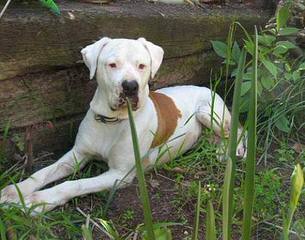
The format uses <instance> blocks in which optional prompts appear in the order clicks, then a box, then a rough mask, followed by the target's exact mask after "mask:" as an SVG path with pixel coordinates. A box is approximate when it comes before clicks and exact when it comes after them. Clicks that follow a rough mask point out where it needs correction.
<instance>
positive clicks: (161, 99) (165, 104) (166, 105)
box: [149, 92, 182, 148]
mask: <svg viewBox="0 0 305 240" xmlns="http://www.w3.org/2000/svg"><path fill="white" fill-rule="evenodd" d="M149 97H150V99H151V100H152V101H153V103H154V105H155V109H156V111H157V115H158V128H157V132H156V133H155V137H154V140H153V142H152V144H151V148H154V147H157V146H160V145H161V144H163V143H165V142H166V141H167V140H168V139H169V138H170V136H171V135H172V134H173V133H174V131H175V129H176V127H177V122H178V118H181V116H182V115H181V112H180V110H179V109H178V108H177V107H176V105H175V103H174V101H173V100H172V99H171V98H170V97H168V96H166V95H165V94H163V93H160V92H150V93H149Z"/></svg>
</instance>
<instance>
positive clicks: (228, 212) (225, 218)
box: [222, 49, 247, 240]
mask: <svg viewBox="0 0 305 240" xmlns="http://www.w3.org/2000/svg"><path fill="white" fill-rule="evenodd" d="M246 55H247V53H246V50H245V49H243V50H242V52H241V54H240V58H239V61H238V67H237V69H238V70H237V75H236V79H235V84H234V93H233V104H232V118H231V126H230V129H231V130H230V136H229V145H228V154H227V157H228V160H227V166H226V170H225V177H224V184H223V191H222V194H223V202H222V209H223V210H222V211H223V212H222V228H223V239H224V240H229V239H231V233H232V222H233V220H232V219H233V208H234V207H233V206H234V198H233V191H234V184H235V172H236V160H237V159H236V148H237V144H238V124H239V120H238V119H239V109H240V99H241V98H240V96H241V88H242V79H243V74H244V71H245V62H246Z"/></svg>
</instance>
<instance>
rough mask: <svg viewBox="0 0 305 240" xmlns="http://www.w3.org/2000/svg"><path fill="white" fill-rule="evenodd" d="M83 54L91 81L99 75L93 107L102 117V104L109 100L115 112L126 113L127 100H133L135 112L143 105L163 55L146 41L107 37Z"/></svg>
mask: <svg viewBox="0 0 305 240" xmlns="http://www.w3.org/2000/svg"><path fill="white" fill-rule="evenodd" d="M81 53H82V56H83V60H84V62H85V64H86V66H87V67H88V68H89V71H90V79H92V78H93V77H94V75H95V74H96V79H97V83H98V89H97V92H96V94H95V96H94V98H93V100H92V102H91V104H90V107H91V109H92V110H93V111H94V112H95V113H98V114H101V112H100V106H101V101H107V105H108V107H109V109H110V110H111V111H112V112H116V111H118V112H119V111H126V99H127V98H129V99H130V100H131V104H132V107H133V110H137V109H138V108H140V107H141V106H143V105H144V104H145V101H146V99H147V96H148V94H149V89H148V81H149V79H150V78H153V77H154V75H155V74H156V72H157V71H158V69H159V67H160V65H161V62H162V59H163V53H164V52H163V49H162V48H161V47H159V46H157V45H155V44H153V43H151V42H149V41H147V40H145V39H144V38H139V39H137V40H133V39H110V38H106V37H105V38H102V39H100V40H99V41H97V42H95V43H93V44H91V45H88V46H87V47H85V48H84V49H82V50H81ZM103 106H104V107H105V103H103Z"/></svg>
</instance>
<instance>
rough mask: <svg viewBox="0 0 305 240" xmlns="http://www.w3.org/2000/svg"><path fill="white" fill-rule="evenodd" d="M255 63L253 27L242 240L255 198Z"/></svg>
mask: <svg viewBox="0 0 305 240" xmlns="http://www.w3.org/2000/svg"><path fill="white" fill-rule="evenodd" d="M257 63H258V35H257V28H256V27H255V39H254V54H253V62H252V66H253V75H252V83H251V89H250V102H249V112H248V146H247V148H248V154H247V158H246V176H245V184H244V189H245V192H244V213H243V226H242V239H244V240H248V239H250V238H251V220H252V212H253V203H254V196H255V193H254V191H255V189H254V184H255V183H254V177H255V165H256V142H257V136H256V125H257Z"/></svg>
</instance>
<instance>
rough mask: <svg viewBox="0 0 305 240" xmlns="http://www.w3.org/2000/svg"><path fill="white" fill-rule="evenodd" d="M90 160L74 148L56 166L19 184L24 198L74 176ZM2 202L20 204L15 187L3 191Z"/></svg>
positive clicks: (38, 172)
mask: <svg viewBox="0 0 305 240" xmlns="http://www.w3.org/2000/svg"><path fill="white" fill-rule="evenodd" d="M87 161H88V159H86V158H85V156H84V154H82V153H79V152H77V151H76V150H75V149H74V148H73V149H72V150H70V151H69V152H67V153H66V154H65V155H64V156H63V157H62V158H60V159H59V160H58V161H57V162H55V163H54V164H52V165H50V166H48V167H45V168H43V169H41V170H39V171H37V172H36V173H34V174H33V175H31V176H30V177H29V178H27V179H26V180H24V181H22V182H19V183H17V187H18V189H19V190H20V192H21V194H22V196H23V197H25V196H27V195H29V194H31V193H33V192H35V191H36V190H38V189H40V188H42V187H44V186H46V185H47V184H49V183H51V182H54V181H56V180H58V179H61V178H63V177H66V176H68V175H70V174H72V173H73V172H74V171H76V170H78V169H81V168H82V167H83V166H84V165H85V163H86V162H87ZM0 197H1V198H0V202H18V201H19V196H18V192H17V189H16V186H15V185H9V186H7V187H5V188H4V189H3V190H2V191H1V196H0Z"/></svg>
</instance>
